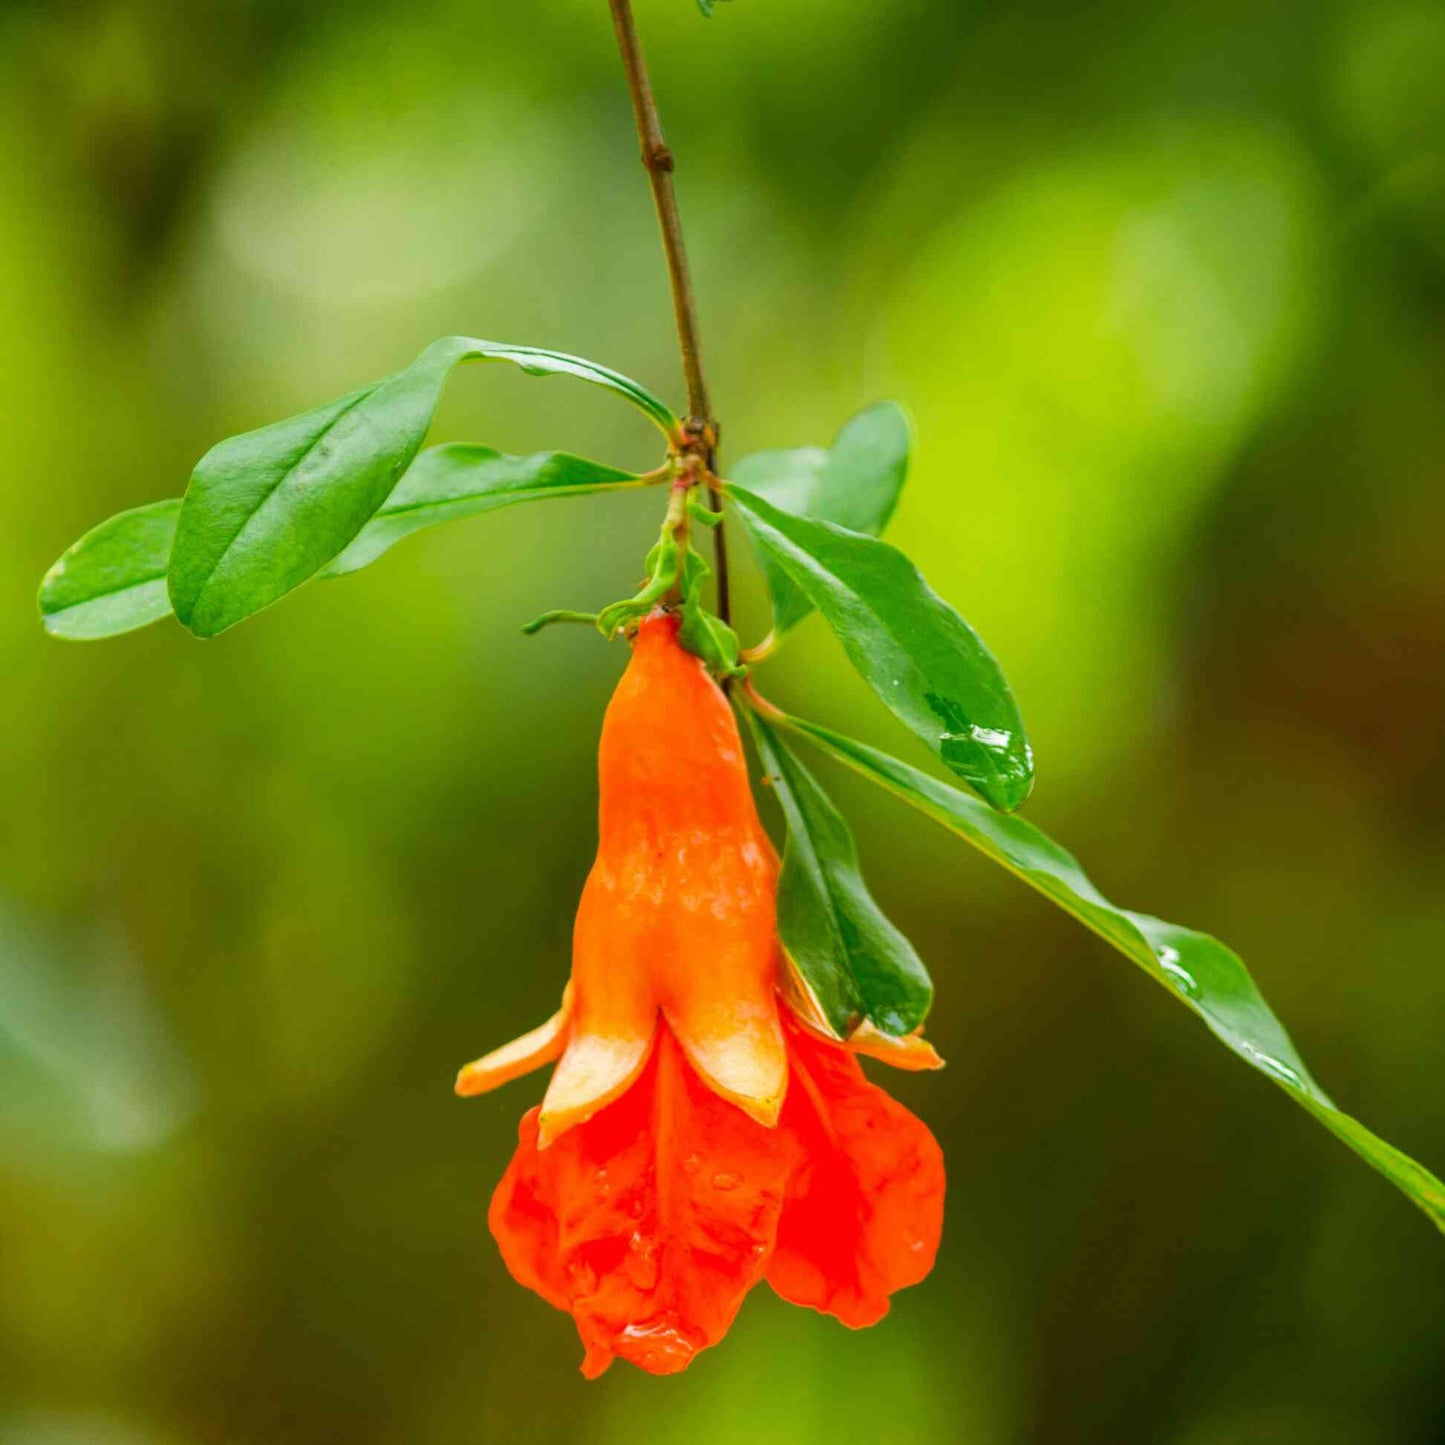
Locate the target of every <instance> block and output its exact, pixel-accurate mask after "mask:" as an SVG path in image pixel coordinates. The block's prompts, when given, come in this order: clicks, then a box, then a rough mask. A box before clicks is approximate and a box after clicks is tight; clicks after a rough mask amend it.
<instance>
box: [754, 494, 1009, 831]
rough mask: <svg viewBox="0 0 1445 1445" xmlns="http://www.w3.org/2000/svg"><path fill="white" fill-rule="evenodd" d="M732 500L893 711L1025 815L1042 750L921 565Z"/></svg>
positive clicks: (831, 529) (838, 532)
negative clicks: (1035, 756)
mask: <svg viewBox="0 0 1445 1445" xmlns="http://www.w3.org/2000/svg"><path fill="white" fill-rule="evenodd" d="M727 495H728V496H729V498H730V499H731V500H732V501H733V503H734V504H735V505H736V507H737V512H738V515H739V516H740V517H741V518H742V520H743V523H744V525H745V526H746V527H747V529H748V532H749V534H750V535H751V536H752V538H753V540H754V542H755V543H756V544H757V546H758V548H759V550H760V551H762V552H766V553H767V554H768V555H769V556H771V557H772V558H773V560H774V561H775V562H776V563H777V565H778V566H779V567H780V568H782V569H783V570H784V571H786V572H787V573H788V575H789V576H790V577H791V578H792V579H793V581H794V582H796V583H797V584H798V586H799V587H800V588H801V589H802V590H803V591H804V592H805V593H806V594H807V596H808V598H809V600H810V601H811V602H812V603H813V604H814V606H816V607H817V609H818V611H819V612H821V613H822V614H823V616H824V618H825V619H826V620H827V622H828V624H829V626H831V627H832V629H833V631H834V632H836V633H837V634H838V638H839V640H840V641H841V642H842V644H843V647H844V649H845V650H846V652H847V654H848V657H849V659H850V660H851V661H852V663H853V666H854V667H856V668H857V669H858V671H859V672H860V673H861V674H862V676H863V678H864V680H865V681H866V682H867V683H868V685H869V686H870V687H871V688H872V689H873V691H874V692H876V693H877V694H878V696H879V697H880V698H882V699H883V701H884V702H885V703H886V704H887V705H888V707H889V708H891V709H892V711H893V712H894V714H895V715H896V716H897V717H898V718H899V719H900V720H901V721H902V722H903V723H905V724H906V725H907V726H908V727H909V728H910V729H911V730H912V731H913V732H914V733H916V734H917V736H918V737H920V738H921V739H922V740H923V741H924V742H925V743H927V744H928V746H929V747H930V748H931V749H932V750H933V751H934V752H935V753H936V754H937V755H938V757H939V758H940V759H941V761H942V762H943V764H944V765H945V766H946V767H947V768H948V769H949V770H950V771H951V772H953V773H956V774H957V775H958V776H959V777H961V778H962V779H963V780H964V781H965V782H967V783H968V784H969V786H970V787H972V788H975V789H976V790H977V791H978V792H979V793H980V794H981V795H982V796H983V797H984V798H986V799H987V800H988V801H989V802H990V803H992V804H993V806H994V807H996V808H1002V809H1004V810H1005V811H1011V810H1012V809H1014V808H1017V807H1018V806H1019V805H1020V804H1021V803H1022V802H1023V801H1024V799H1025V798H1027V797H1028V795H1029V789H1030V788H1031V787H1032V786H1033V751H1032V749H1031V748H1030V747H1029V742H1028V737H1027V735H1026V734H1025V732H1024V725H1023V719H1022V718H1021V717H1020V716H1019V711H1018V707H1017V705H1016V704H1015V702H1014V699H1013V695H1012V693H1010V691H1009V687H1008V683H1007V682H1006V681H1005V680H1004V675H1003V672H1002V670H1001V669H1000V668H999V665H998V663H997V662H996V661H995V660H994V657H993V654H992V653H991V652H989V650H988V648H987V647H985V646H984V644H983V641H982V639H981V638H980V637H979V636H978V634H977V633H976V632H975V631H974V630H973V629H972V628H971V627H970V626H969V625H968V623H967V622H965V621H964V620H963V618H962V617H960V616H959V614H958V613H957V612H955V611H954V610H953V608H952V607H950V606H949V605H948V603H946V602H945V601H944V600H943V599H942V598H941V597H939V596H938V594H937V593H935V592H934V591H933V590H932V588H930V587H929V585H928V584H927V583H926V582H925V581H924V580H923V578H922V576H921V575H920V574H919V571H918V569H917V568H916V567H915V566H914V565H913V563H912V562H910V561H909V560H908V558H907V557H905V556H904V555H903V554H902V553H901V552H900V551H898V549H897V548H896V547H890V546H889V545H888V543H886V542H881V541H879V540H878V539H877V538H876V537H869V536H865V535H864V534H862V533H861V532H850V531H847V530H845V529H844V528H842V527H839V526H835V525H834V524H833V523H831V522H823V521H816V520H813V519H811V518H807V517H797V516H794V515H792V514H791V513H789V512H784V511H782V510H781V509H779V508H778V507H775V506H773V505H772V504H771V503H770V502H767V501H765V500H764V499H763V498H762V497H759V496H757V495H755V494H754V493H752V492H748V491H746V490H745V489H743V488H742V487H739V486H737V485H735V484H732V483H729V485H728V487H727Z"/></svg>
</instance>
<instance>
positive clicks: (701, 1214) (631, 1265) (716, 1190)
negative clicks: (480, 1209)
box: [457, 613, 944, 1377]
mask: <svg viewBox="0 0 1445 1445" xmlns="http://www.w3.org/2000/svg"><path fill="white" fill-rule="evenodd" d="M677 631H678V623H677V619H676V618H674V617H672V616H670V615H668V614H665V613H656V614H654V615H653V616H651V617H649V618H648V619H647V620H646V621H644V622H643V624H642V625H641V627H640V628H639V629H638V633H637V637H636V639H635V642H634V647H633V655H632V661H631V664H630V665H629V667H628V669H627V671H626V673H625V674H624V676H623V678H622V681H621V682H620V683H619V684H618V687H617V691H616V692H615V693H614V695H613V698H612V702H611V705H610V706H609V707H608V709H607V717H606V720H605V721H604V723H603V727H602V744H601V749H600V755H599V764H600V768H599V771H600V779H601V789H600V791H601V806H600V813H599V834H600V842H599V847H598V850H597V860H596V862H595V863H594V865H593V868H592V872H591V874H590V876H589V877H588V879H587V884H586V887H585V888H584V890H583V893H582V902H581V906H580V907H579V909H578V912H577V925H576V930H575V932H574V935H573V961H572V980H571V983H570V984H569V985H568V987H567V990H566V992H565V993H564V995H563V999H562V1008H561V1009H560V1011H559V1012H558V1013H557V1014H556V1015H555V1016H554V1017H553V1018H551V1019H550V1020H548V1022H547V1023H545V1024H543V1025H542V1026H541V1027H540V1028H538V1029H535V1030H533V1031H532V1032H531V1033H530V1034H526V1035H524V1036H523V1037H522V1038H520V1039H517V1040H515V1041H514V1042H512V1043H510V1044H507V1045H505V1046H504V1047H503V1048H500V1049H498V1050H496V1051H495V1052H494V1053H491V1054H488V1055H487V1056H486V1057H485V1058H483V1059H480V1060H478V1061H477V1062H476V1063H474V1064H469V1065H468V1066H467V1067H466V1068H464V1069H463V1070H462V1071H461V1074H460V1076H459V1077H458V1079H457V1092H458V1093H459V1094H463V1095H471V1094H480V1093H484V1092H486V1091H487V1090H489V1089H493V1088H495V1087H497V1085H499V1084H502V1083H505V1082H506V1081H507V1080H509V1079H513V1078H516V1077H517V1076H519V1075H520V1074H523V1073H526V1072H528V1071H529V1070H531V1069H535V1068H538V1067H540V1066H541V1065H543V1064H546V1063H550V1062H552V1061H553V1060H557V1061H558V1062H557V1067H556V1069H555V1071H554V1072H553V1075H552V1080H551V1083H550V1084H549V1086H548V1088H547V1092H546V1097H545V1098H544V1099H543V1101H542V1104H541V1107H540V1108H538V1109H532V1110H530V1111H529V1112H528V1114H527V1115H526V1117H525V1118H524V1119H523V1120H522V1126H521V1131H520V1142H519V1144H518V1147H517V1152H516V1154H515V1156H514V1157H513V1159H512V1163H511V1165H510V1167H509V1168H508V1170H507V1172H506V1174H505V1176H504V1177H503V1179H502V1182H501V1184H500V1185H499V1186H498V1187H497V1191H496V1194H495V1195H494V1196H493V1199H492V1207H491V1213H490V1223H491V1228H492V1233H493V1234H494V1235H495V1236H496V1239H497V1242H498V1244H499V1245H500V1246H501V1250H502V1257H503V1259H504V1260H505V1261H506V1264H507V1267H508V1269H510V1270H511V1272H512V1274H513V1275H514V1276H515V1277H516V1278H517V1280H518V1281H519V1282H520V1283H522V1284H524V1285H527V1286H528V1287H529V1288H531V1289H534V1290H536V1292H537V1293H538V1294H540V1295H541V1296H542V1298H543V1299H545V1300H548V1301H549V1302H550V1303H552V1304H554V1305H556V1306H557V1307H558V1308H559V1309H564V1310H567V1311H569V1312H570V1313H571V1315H572V1317H573V1319H574V1320H575V1321H576V1324H577V1328H578V1331H579V1333H580V1334H581V1336H582V1342H583V1344H584V1346H585V1347H586V1357H585V1359H584V1361H583V1365H582V1369H583V1373H584V1374H586V1375H588V1376H589V1377H595V1376H596V1375H599V1374H601V1373H602V1371H603V1370H605V1369H606V1368H607V1367H608V1365H610V1364H611V1363H612V1360H613V1358H614V1357H615V1356H618V1355H620V1356H622V1357H623V1358H624V1359H627V1360H631V1361H632V1362H633V1363H634V1364H636V1365H640V1366H641V1367H642V1368H643V1369H645V1370H650V1371H652V1372H653V1373H656V1374H668V1373H672V1372H673V1371H676V1370H681V1369H683V1368H685V1367H686V1366H687V1365H688V1363H689V1362H690V1361H691V1359H692V1357H693V1356H694V1355H695V1354H696V1353H697V1351H698V1350H700V1349H704V1348H706V1347H707V1346H708V1345H712V1344H716V1343H717V1341H718V1340H719V1339H721V1338H722V1336H723V1335H724V1334H725V1333H726V1331H727V1328H728V1326H729V1325H730V1324H731V1323H732V1320H733V1317H734V1316H735V1315H736V1314H737V1311H738V1308H739V1306H740V1305H741V1304H742V1301H743V1297H744V1296H745V1295H746V1294H747V1292H748V1290H750V1289H751V1288H752V1287H753V1285H754V1284H756V1283H757V1282H758V1281H759V1280H760V1279H764V1278H766V1279H767V1281H768V1282H769V1284H771V1285H772V1287H773V1288H774V1289H775V1290H776V1291H777V1292H778V1293H779V1294H780V1295H782V1296H783V1298H784V1299H787V1300H790V1301H792V1302H793V1303H795V1304H801V1305H810V1306H812V1307H813V1308H814V1309H818V1310H823V1311H826V1312H827V1313H829V1314H833V1315H836V1316H837V1317H838V1318H839V1319H840V1320H842V1321H843V1323H844V1324H847V1325H851V1326H855V1327H857V1326H861V1325H868V1324H872V1323H874V1322H875V1321H876V1320H878V1319H880V1318H881V1317H882V1316H883V1315H884V1314H885V1313H886V1312H887V1309H888V1296H889V1295H890V1294H891V1293H892V1292H893V1291H894V1290H897V1289H901V1288H903V1286H905V1285H910V1284H916V1283H917V1282H918V1281H919V1280H921V1279H922V1278H923V1277H924V1276H925V1275H926V1274H927V1273H928V1271H929V1270H930V1269H931V1268H932V1266H933V1258H934V1254H935V1253H936V1251H937V1248H938V1239H939V1232H940V1229H941V1227H942V1218H943V1187H944V1182H943V1157H942V1154H941V1152H940V1150H939V1148H938V1145H937V1143H936V1141H935V1140H934V1138H933V1136H932V1135H931V1134H930V1133H929V1131H928V1129H927V1128H926V1127H925V1126H924V1125H923V1124H922V1123H921V1122H920V1121H919V1120H918V1119H916V1118H914V1116H913V1115H912V1114H910V1113H909V1112H908V1111H907V1110H906V1109H904V1108H903V1107H902V1105H900V1104H898V1103H897V1102H895V1101H894V1100H893V1099H891V1098H890V1097H889V1096H888V1095H887V1094H886V1093H884V1091H883V1090H882V1089H880V1088H878V1087H877V1086H876V1085H874V1084H871V1083H869V1082H868V1081H867V1079H866V1078H865V1077H864V1076H863V1071H862V1069H861V1068H860V1067H859V1064H858V1061H857V1059H856V1058H855V1057H854V1053H855V1052H867V1053H873V1054H875V1055H877V1056H878V1057H882V1058H886V1059H888V1061H889V1062H892V1063H895V1064H897V1065H899V1066H900V1067H904V1068H936V1067H938V1066H939V1064H940V1062H941V1061H940V1060H939V1059H938V1056H937V1055H936V1054H935V1053H934V1052H933V1050H932V1048H931V1047H930V1046H929V1045H928V1044H926V1043H924V1042H923V1040H922V1039H921V1038H920V1037H918V1036H913V1037H910V1038H908V1039H893V1038H890V1037H888V1036H887V1035H884V1034H881V1033H878V1032H877V1031H876V1030H872V1029H868V1028H865V1029H863V1030H860V1031H859V1033H858V1034H855V1036H854V1038H853V1040H852V1041H850V1043H848V1044H846V1045H845V1044H839V1043H836V1042H833V1041H831V1040H827V1039H824V1038H821V1037H819V1036H818V1034H817V1033H816V1032H815V1031H814V1030H813V1029H812V1028H811V1027H809V1026H807V1025H806V1024H805V1022H804V1021H803V1020H802V1019H801V1018H799V1017H798V1016H797V1015H795V1014H794V1013H793V1012H792V1010H791V1009H790V1008H789V1007H788V1006H787V1005H786V1004H785V1003H784V1002H783V998H782V995H781V992H780V990H782V989H783V988H784V987H785V985H786V984H787V983H788V978H787V974H786V968H787V964H786V961H785V959H784V957H783V954H782V950H781V948H780V947H779V944H778V940H777V932H776V927H775V921H774V900H775V896H776V892H777V878H778V863H777V858H776V855H775V854H774V852H773V848H772V845H771V844H770V842H769V840H768V837H767V835H766V833H764V831H763V828H762V824H761V823H760V822H759V820H758V815H757V810H756V808H755V807H754V804H753V798H752V791H751V789H750V787H749V785H748V776H747V767H746V763H745V761H744V758H743V750H742V744H741V741H740V739H739V737H738V730H737V725H736V722H735V721H734V718H733V715H732V711H731V709H730V708H729V706H728V703H727V700H726V698H724V696H723V694H722V692H721V691H720V690H719V689H718V687H717V686H716V684H715V683H714V682H713V681H712V679H711V678H710V677H709V676H708V674H707V672H706V670H705V668H704V667H703V665H702V663H701V662H700V661H699V660H698V659H697V658H696V657H694V656H693V655H692V654H691V653H689V652H687V651H685V650H684V649H683V647H682V645H681V644H680V643H679V641H678V639H677Z"/></svg>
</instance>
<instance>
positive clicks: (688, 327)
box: [608, 0, 731, 622]
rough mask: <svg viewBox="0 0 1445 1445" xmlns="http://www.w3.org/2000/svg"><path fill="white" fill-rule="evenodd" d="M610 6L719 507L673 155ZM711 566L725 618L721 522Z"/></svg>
mask: <svg viewBox="0 0 1445 1445" xmlns="http://www.w3.org/2000/svg"><path fill="white" fill-rule="evenodd" d="M608 3H609V4H610V5H611V7H612V23H613V25H614V26H615V27H616V30H617V45H618V48H619V49H620V50H621V52H622V67H623V69H624V70H625V71H626V72H627V88H628V90H629V91H630V92H631V94H632V110H633V114H634V115H635V116H636V118H637V137H638V140H639V141H640V142H641V145H642V164H643V165H644V166H646V168H647V178H648V180H649V182H650V183H651V185H652V200H653V204H654V206H655V207H656V209H657V222H658V225H659V226H660V227H661V230H662V249H663V254H664V255H665V256H666V258H667V276H668V281H669V283H670V284H671V287H672V309H673V314H674V316H675V317H676V320H677V340H678V346H679V349H680V351H681V353H682V375H683V380H684V381H685V383H686V385H687V409H688V420H687V431H688V438H685V439H684V440H691V442H692V443H693V445H694V446H695V448H696V449H697V450H698V451H700V452H701V453H702V455H703V458H704V461H705V462H706V465H707V476H708V482H709V485H708V505H709V506H710V507H711V508H712V509H713V511H715V512H718V511H721V510H722V497H721V496H720V495H719V493H718V490H717V487H716V486H715V485H714V484H713V483H714V481H715V478H716V476H717V443H716V438H717V423H716V422H715V421H714V419H713V415H712V407H711V405H710V404H709V402H708V395H707V380H706V378H705V377H704V375H703V369H702V343H701V342H700V341H699V339H698V324H697V303H696V301H695V299H694V297H693V292H692V279H691V277H690V276H689V274H688V269H687V248H686V246H685V245H684V243H683V239H682V218H681V217H680V216H679V214H678V210H677V195H676V192H675V191H674V190H673V185H672V171H673V165H674V161H673V155H672V151H671V150H669V149H668V145H667V141H666V140H665V139H664V138H663V134H662V121H661V118H660V117H659V116H658V113H657V101H656V100H655V99H654V98H653V94H652V82H651V81H650V80H649V79H648V75H647V65H646V62H645V61H644V60H643V58H642V45H641V42H640V41H639V40H638V38H637V23H636V21H635V20H634V19H633V15H632V0H608ZM713 570H714V573H715V574H716V578H717V611H718V616H719V617H721V618H722V620H723V621H724V622H727V621H728V620H729V616H730V613H731V599H730V596H729V589H728V552H727V536H726V533H725V530H724V528H723V526H721V525H719V526H718V527H716V528H715V529H714V530H713Z"/></svg>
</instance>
